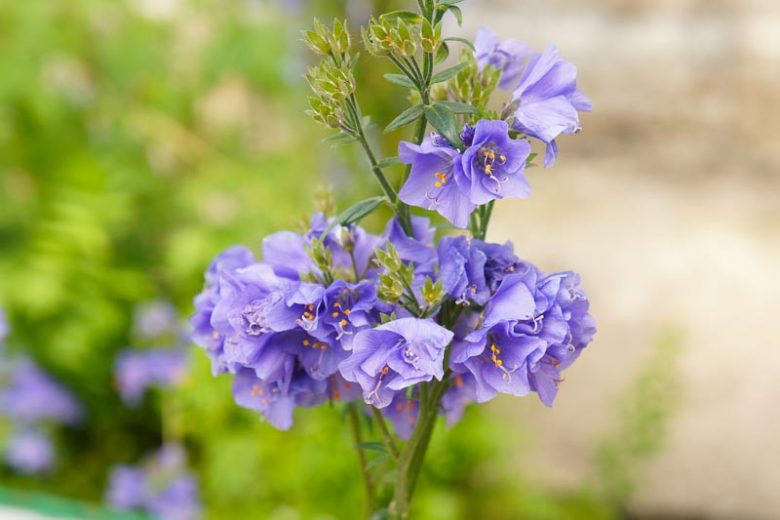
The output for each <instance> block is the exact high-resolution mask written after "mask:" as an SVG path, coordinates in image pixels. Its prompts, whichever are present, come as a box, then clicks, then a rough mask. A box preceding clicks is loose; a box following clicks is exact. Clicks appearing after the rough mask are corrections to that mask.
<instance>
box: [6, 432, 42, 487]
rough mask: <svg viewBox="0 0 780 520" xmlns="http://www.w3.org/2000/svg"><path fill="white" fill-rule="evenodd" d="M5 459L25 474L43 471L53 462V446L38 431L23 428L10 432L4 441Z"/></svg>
mask: <svg viewBox="0 0 780 520" xmlns="http://www.w3.org/2000/svg"><path fill="white" fill-rule="evenodd" d="M5 461H6V463H7V464H8V465H9V466H10V467H12V468H13V469H14V470H16V471H18V472H19V473H23V474H25V475H32V474H36V473H44V472H46V471H49V470H50V469H51V468H52V466H53V464H54V447H53V446H52V443H51V440H49V438H48V437H47V436H45V435H44V434H43V433H41V432H40V431H38V430H34V429H30V428H24V429H22V430H19V431H17V432H14V433H12V434H11V436H10V437H9V438H8V440H7V441H6V445H5Z"/></svg>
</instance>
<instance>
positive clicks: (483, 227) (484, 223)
mask: <svg viewBox="0 0 780 520" xmlns="http://www.w3.org/2000/svg"><path fill="white" fill-rule="evenodd" d="M495 202H496V201H494V200H491V201H490V202H488V203H487V205H486V206H484V207H483V208H482V213H481V218H480V222H479V237H478V238H479V239H480V240H485V237H486V236H487V230H488V224H490V217H492V216H493V206H494V205H495Z"/></svg>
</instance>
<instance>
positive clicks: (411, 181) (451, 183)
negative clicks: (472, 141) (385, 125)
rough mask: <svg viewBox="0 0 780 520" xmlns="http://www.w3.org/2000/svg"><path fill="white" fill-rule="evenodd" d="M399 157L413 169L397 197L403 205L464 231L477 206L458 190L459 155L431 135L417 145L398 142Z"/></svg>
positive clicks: (459, 179) (434, 135)
mask: <svg viewBox="0 0 780 520" xmlns="http://www.w3.org/2000/svg"><path fill="white" fill-rule="evenodd" d="M398 157H399V158H400V160H401V162H402V163H404V164H411V165H412V169H411V172H410V174H409V178H408V179H407V180H406V183H405V184H404V185H403V187H402V188H401V191H400V192H398V197H399V198H400V199H401V200H402V201H403V202H405V203H406V204H410V205H412V206H417V207H420V208H424V209H428V210H432V211H436V212H437V213H439V214H440V215H441V216H443V217H444V218H446V219H447V220H449V221H450V222H451V223H452V224H453V225H454V226H457V227H459V228H465V227H466V226H467V225H468V223H469V215H471V213H472V211H474V208H475V207H476V206H475V205H474V203H473V202H472V201H470V200H469V198H468V192H467V191H465V190H464V189H463V188H462V187H461V185H462V184H464V180H463V179H461V178H460V177H461V176H462V171H461V169H460V161H461V154H460V152H459V151H458V150H457V149H456V148H453V147H452V146H451V145H450V144H449V143H448V142H446V140H444V139H442V138H441V137H440V136H438V135H437V134H432V135H429V136H428V137H426V138H425V140H424V141H423V142H422V144H420V145H416V144H412V143H408V142H405V141H401V143H400V144H399V145H398Z"/></svg>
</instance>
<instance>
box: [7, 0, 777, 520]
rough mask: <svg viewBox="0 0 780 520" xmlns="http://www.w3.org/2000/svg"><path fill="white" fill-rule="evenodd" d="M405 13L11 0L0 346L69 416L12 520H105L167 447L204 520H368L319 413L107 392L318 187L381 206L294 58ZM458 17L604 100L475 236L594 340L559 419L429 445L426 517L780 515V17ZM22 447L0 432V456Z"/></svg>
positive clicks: (217, 386) (392, 108)
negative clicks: (587, 318)
mask: <svg viewBox="0 0 780 520" xmlns="http://www.w3.org/2000/svg"><path fill="white" fill-rule="evenodd" d="M411 3H412V2H409V4H411ZM406 5H407V3H405V2H403V1H401V0H397V1H396V0H374V1H368V0H355V1H351V2H350V1H345V0H330V1H328V0H321V1H307V0H299V1H289V0H288V1H283V0H274V1H272V0H253V1H252V0H243V1H239V0H219V1H218V0H192V1H187V0H114V1H101V0H69V1H67V2H65V1H57V0H51V1H48V2H15V1H12V0H0V78H1V79H0V273H2V274H0V308H3V309H5V311H6V314H7V318H8V322H9V325H10V329H11V331H10V336H9V338H8V340H7V342H6V343H7V346H6V349H7V350H8V351H9V352H10V353H12V354H13V355H15V356H21V355H26V356H31V357H32V358H34V359H35V361H36V362H37V364H38V365H39V366H40V367H42V368H43V369H44V370H45V371H46V372H47V373H49V374H50V375H51V377H52V378H54V379H56V380H57V381H59V382H60V383H61V384H62V385H63V386H64V387H67V388H68V389H69V391H70V392H71V393H72V394H73V396H75V398H76V399H77V400H78V401H79V402H80V403H81V405H82V406H83V408H84V412H85V413H84V416H85V418H84V420H83V421H82V422H81V423H80V424H78V425H76V426H73V427H62V428H56V429H54V430H53V431H52V435H53V440H54V447H55V451H56V463H55V465H54V467H53V468H51V469H50V470H49V471H47V472H45V473H44V474H41V475H37V476H30V475H23V474H20V473H19V472H18V471H14V469H12V468H11V467H10V466H2V467H0V511H2V512H0V518H3V516H2V515H3V514H5V515H6V516H7V517H8V518H23V516H22V513H21V511H22V509H24V510H27V511H34V512H37V513H29V514H30V515H32V514H37V515H61V516H62V515H65V516H68V515H69V516H70V517H74V518H110V517H116V518H121V517H122V516H121V515H116V516H110V515H113V513H109V512H108V511H107V510H105V509H103V508H101V503H102V502H103V497H104V493H105V489H106V486H107V480H108V475H109V472H110V470H111V468H112V466H114V465H115V464H118V463H124V464H135V463H137V462H138V461H139V460H140V459H141V458H142V457H143V456H144V455H145V454H147V453H149V452H151V451H154V450H155V449H157V448H158V447H159V446H160V444H161V442H162V441H163V439H164V438H166V437H167V436H168V435H170V430H171V428H172V427H171V424H170V423H171V422H173V423H175V427H173V429H174V430H175V434H176V436H177V438H179V439H181V440H182V441H183V442H184V444H185V445H186V447H187V451H188V454H189V465H190V467H191V468H192V470H193V471H194V472H195V474H196V476H197V479H198V481H199V484H200V490H201V491H200V494H201V500H202V502H203V503H204V505H205V511H206V513H207V517H208V518H258V519H279V520H287V519H290V520H293V519H310V518H311V519H336V518H337V519H342V518H356V517H358V515H359V512H360V507H361V506H360V503H361V490H360V487H359V482H358V480H357V478H356V475H357V473H356V468H355V465H356V462H355V460H354V459H355V456H354V453H353V450H352V448H351V446H350V443H349V440H348V436H347V435H346V433H345V427H344V425H343V423H342V420H341V417H340V416H339V414H338V413H336V412H335V411H334V410H330V409H328V408H327V407H324V408H322V409H317V410H310V411H303V412H299V413H298V414H297V416H296V425H295V427H294V428H293V430H292V431H291V432H287V433H280V432H277V431H275V430H274V429H273V428H272V427H270V426H269V425H267V424H264V423H261V422H260V421H259V420H258V418H257V417H256V416H255V415H254V414H252V413H251V412H248V411H246V410H241V409H239V408H238V407H236V406H235V405H234V404H233V401H232V398H231V395H230V388H229V387H230V381H229V380H228V379H227V378H213V377H212V376H211V372H210V368H209V366H208V360H207V359H206V356H204V355H203V354H202V353H201V352H199V351H194V352H192V355H191V356H190V365H189V370H188V375H187V377H185V378H184V379H183V380H181V381H180V382H178V383H177V385H175V386H176V387H175V388H172V389H167V390H162V391H158V392H153V393H152V394H151V395H149V396H147V398H146V399H144V400H143V402H142V403H141V404H139V405H137V406H134V407H131V406H126V405H125V404H124V403H123V401H122V400H121V399H120V396H119V393H118V392H117V390H116V386H117V385H116V382H115V380H114V379H115V376H114V368H115V359H116V356H117V354H118V353H119V352H120V351H123V350H124V349H126V348H128V347H134V348H143V347H145V346H146V345H143V344H140V343H139V341H138V340H137V338H136V337H135V335H134V332H133V330H134V329H133V327H134V325H133V316H134V314H135V313H136V311H137V309H138V308H139V305H142V304H144V302H150V301H169V302H172V303H173V304H174V305H175V306H176V308H177V309H178V311H179V313H180V316H181V317H182V319H184V318H186V316H188V314H189V313H190V312H191V311H192V301H191V300H192V297H193V295H195V294H196V293H197V292H198V291H199V290H200V288H201V286H202V274H203V271H204V269H205V267H206V266H207V264H208V262H209V261H210V260H211V258H212V257H213V256H214V255H215V254H216V253H217V252H218V251H220V250H222V249H223V248H224V247H226V246H229V245H231V244H234V243H244V244H248V245H250V246H252V247H254V248H255V249H257V247H258V246H259V243H260V240H261V239H262V237H263V236H264V235H266V234H267V233H269V232H271V231H274V230H277V229H283V228H287V229H291V228H295V226H297V225H298V224H299V223H300V222H301V221H302V220H303V219H305V218H307V217H308V215H309V213H310V212H311V209H310V208H311V207H312V204H311V201H312V199H313V198H314V197H315V195H316V193H317V191H318V187H320V186H332V187H333V188H334V190H335V193H337V195H338V196H337V202H338V203H339V205H341V206H343V207H346V205H347V204H349V203H350V202H354V201H355V200H358V199H360V198H363V197H365V196H366V195H367V194H369V193H373V191H375V190H374V187H373V185H372V182H371V179H370V176H369V175H368V172H367V170H366V169H365V167H364V164H363V163H362V162H361V159H360V158H359V156H358V155H357V154H356V151H355V150H352V149H351V148H349V147H340V148H338V149H334V148H332V147H330V146H329V145H327V144H326V143H323V142H322V139H323V138H324V137H326V136H327V133H326V132H324V131H321V130H320V129H319V128H318V127H316V126H315V124H313V123H312V122H310V121H309V120H308V119H307V118H306V117H305V116H304V115H303V109H304V108H305V94H306V91H305V90H304V85H303V81H302V79H301V75H302V73H303V71H305V67H306V65H307V60H308V56H307V54H306V52H305V50H304V49H303V45H302V44H301V43H300V42H299V41H298V32H299V30H300V29H301V28H302V27H303V26H304V25H306V24H308V23H309V20H310V18H311V16H313V15H314V14H317V15H320V16H323V17H331V16H334V15H338V16H348V17H349V18H350V19H351V20H352V27H353V29H354V28H355V27H356V26H357V25H358V24H360V23H361V22H362V21H364V20H365V19H366V17H367V16H368V15H369V14H370V13H371V12H372V11H373V10H390V9H392V8H399V7H403V6H406ZM462 5H463V12H464V20H465V22H464V26H463V27H457V25H455V24H454V23H452V24H451V26H450V27H448V29H447V30H448V31H449V32H450V33H451V34H457V35H459V36H465V37H468V38H473V36H474V34H475V33H476V30H477V28H478V27H480V26H482V25H487V26H490V27H492V28H493V29H494V30H496V31H497V32H499V33H500V34H501V35H502V36H503V37H506V38H508V37H514V38H519V39H522V40H525V41H527V42H528V43H530V44H531V45H532V46H534V47H535V48H537V49H541V48H543V47H545V46H546V45H548V44H549V43H556V44H557V45H558V46H559V47H560V48H561V50H562V53H563V55H564V56H565V57H566V59H568V60H571V61H573V62H574V63H575V64H577V65H578V66H579V71H580V75H579V78H580V79H579V83H580V86H581V88H582V89H583V90H584V91H585V92H586V93H588V95H589V96H590V97H591V98H592V99H593V102H594V107H595V110H594V113H593V114H592V115H586V116H585V117H584V119H583V126H584V131H583V132H582V133H581V134H580V135H578V136H576V137H568V138H563V139H561V142H560V145H561V152H562V153H561V158H560V160H559V162H558V163H557V165H556V166H555V168H553V169H551V170H543V169H541V168H539V169H534V170H532V171H531V172H530V173H529V178H530V181H531V184H532V185H533V188H534V196H533V197H532V198H531V199H529V200H527V201H514V202H512V201H509V202H504V203H502V204H499V205H498V206H497V208H496V216H495V218H494V221H493V226H492V232H491V236H490V238H491V239H492V240H495V241H504V240H512V241H513V242H514V243H515V245H516V250H517V252H518V253H519V254H520V255H521V256H522V257H524V258H528V259H530V260H532V261H534V262H535V263H537V264H538V265H539V266H540V267H541V268H542V269H544V270H547V271H552V270H557V269H574V270H576V271H579V272H580V273H581V274H582V277H583V283H584V286H585V288H586V289H587V290H588V293H589V295H590V298H591V301H592V312H593V314H594V316H595V317H596V318H597V321H598V325H599V334H598V335H597V338H596V341H595V342H594V344H593V345H592V346H591V347H590V348H589V349H588V351H586V352H585V354H584V355H583V356H582V358H581V360H580V361H579V362H578V363H577V364H576V365H575V366H574V367H572V369H570V370H569V371H568V372H567V374H566V375H567V379H566V382H565V383H564V384H563V386H562V391H561V393H560V395H559V398H558V400H557V402H556V406H555V408H553V409H547V408H545V407H544V406H543V405H542V404H541V403H539V402H538V401H537V400H535V399H534V398H527V399H521V400H518V399H512V398H500V399H497V400H495V401H494V402H491V403H490V404H489V405H487V406H482V407H479V408H474V407H472V408H470V409H469V410H468V412H467V414H466V417H465V418H464V420H463V421H462V422H461V423H459V424H458V425H457V426H455V427H454V428H452V429H449V430H445V429H444V428H442V429H440V430H438V431H437V434H436V437H435V440H434V446H433V448H432V452H431V454H430V458H429V464H428V468H427V470H426V473H425V475H424V478H423V482H422V484H421V488H420V495H419V497H418V499H419V502H418V504H417V515H418V517H419V518H425V519H434V520H435V519H471V518H480V519H496V520H503V519H519V518H529V519H559V518H572V519H579V518H584V519H590V518H605V519H609V518H702V519H703V518H739V519H750V518H756V519H762V518H777V512H778V511H780V495H778V494H777V492H776V491H777V489H778V486H780V450H778V449H777V448H776V446H775V440H776V438H777V436H778V434H779V433H780V413H778V411H777V407H776V406H775V403H774V400H775V397H776V396H777V395H778V393H779V391H780V383H779V382H778V375H780V344H779V343H778V340H777V335H776V334H774V332H775V330H774V329H775V325H774V323H773V321H772V317H771V316H770V312H769V311H770V309H771V308H772V305H773V304H775V301H776V299H777V297H778V296H780V271H779V270H778V265H780V204H778V202H779V200H778V194H780V151H778V147H777V144H776V140H777V138H778V137H780V74H778V72H780V5H778V4H777V2H775V1H773V0H740V1H737V0H717V1H715V0H655V1H652V2H651V1H639V0H594V1H591V2H583V1H581V0H544V1H543V0H523V1H518V0H467V1H466V2H464V3H463V4H462ZM361 61H362V62H363V65H364V67H363V69H362V74H363V77H361V78H360V81H361V82H362V83H363V86H362V87H361V88H363V89H364V90H363V92H371V96H368V95H367V94H364V95H363V96H362V102H363V104H364V108H365V111H366V112H367V113H371V114H372V116H373V118H374V119H375V120H376V121H378V122H379V123H380V124H386V123H387V122H389V121H390V120H391V119H392V117H393V116H394V115H395V114H396V113H397V112H399V111H400V110H401V109H402V108H403V107H404V106H405V103H406V101H405V99H404V94H403V93H401V92H400V91H399V89H398V88H397V87H394V86H392V85H391V84H390V83H387V82H385V81H384V80H383V79H382V77H381V74H382V72H385V70H384V69H383V68H382V67H383V66H384V65H382V66H379V64H378V63H377V62H376V61H373V60H372V59H371V58H370V57H368V56H367V55H365V56H364V57H363V58H362V59H361ZM369 62H370V67H369ZM398 137H400V135H392V136H390V139H388V140H387V142H385V143H381V144H382V145H383V146H385V147H386V151H388V152H389V153H391V152H392V147H393V143H394V142H395V141H396V140H397V139H398ZM376 138H377V139H379V138H380V136H379V135H377V136H376ZM355 169H356V170H357V171H362V172H365V175H362V176H360V175H355V174H351V173H350V171H352V170H355ZM379 224H380V219H376V220H374V221H371V220H369V221H367V222H366V225H367V227H371V228H373V230H374V231H379V230H380V228H379ZM141 343H142V342H141ZM2 362H4V361H0V363H2ZM0 372H2V371H0ZM0 377H2V373H0ZM11 428H12V426H11V425H9V424H4V422H3V421H2V420H0V447H2V446H3V443H4V442H6V441H5V440H7V438H8V437H9V435H10V433H9V432H10V431H11ZM4 439H5V440H4ZM25 514H27V513H25ZM31 518H33V516H31Z"/></svg>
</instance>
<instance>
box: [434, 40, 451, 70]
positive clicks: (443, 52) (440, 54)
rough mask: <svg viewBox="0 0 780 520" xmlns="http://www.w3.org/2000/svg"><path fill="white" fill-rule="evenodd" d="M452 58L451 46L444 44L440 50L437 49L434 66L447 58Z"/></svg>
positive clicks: (440, 46)
mask: <svg viewBox="0 0 780 520" xmlns="http://www.w3.org/2000/svg"><path fill="white" fill-rule="evenodd" d="M449 57H450V46H449V45H447V43H446V42H442V43H441V45H439V48H438V49H436V57H435V58H434V59H433V64H434V65H438V64H439V63H441V62H443V61H444V60H446V59H447V58H449Z"/></svg>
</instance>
